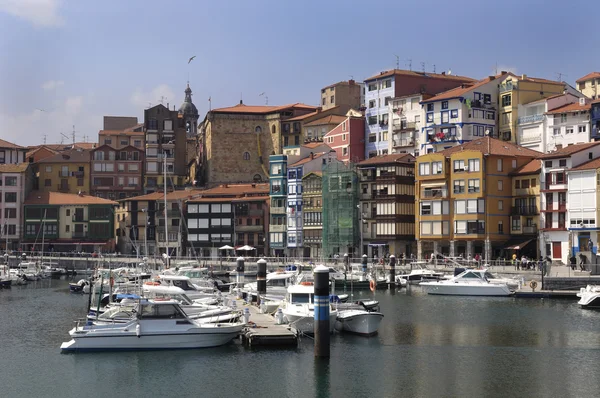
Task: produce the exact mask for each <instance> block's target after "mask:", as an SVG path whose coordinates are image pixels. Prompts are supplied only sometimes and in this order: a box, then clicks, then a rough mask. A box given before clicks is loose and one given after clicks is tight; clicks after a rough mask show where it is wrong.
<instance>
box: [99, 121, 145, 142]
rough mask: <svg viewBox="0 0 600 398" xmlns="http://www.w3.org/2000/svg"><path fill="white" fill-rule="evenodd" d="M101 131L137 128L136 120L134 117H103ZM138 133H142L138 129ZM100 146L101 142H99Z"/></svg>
mask: <svg viewBox="0 0 600 398" xmlns="http://www.w3.org/2000/svg"><path fill="white" fill-rule="evenodd" d="M102 125H103V127H102V129H103V130H114V131H123V130H127V129H131V128H135V127H136V126H139V123H138V118H137V117H135V116H104V118H103V124H102ZM142 127H143V126H142ZM140 131H142V130H141V129H140ZM99 144H100V145H102V143H101V142H99Z"/></svg>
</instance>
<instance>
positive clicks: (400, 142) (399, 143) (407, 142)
mask: <svg viewBox="0 0 600 398" xmlns="http://www.w3.org/2000/svg"><path fill="white" fill-rule="evenodd" d="M414 145H415V140H414V139H412V138H404V139H396V140H392V146H393V147H394V148H400V147H405V146H411V147H412V146H414Z"/></svg>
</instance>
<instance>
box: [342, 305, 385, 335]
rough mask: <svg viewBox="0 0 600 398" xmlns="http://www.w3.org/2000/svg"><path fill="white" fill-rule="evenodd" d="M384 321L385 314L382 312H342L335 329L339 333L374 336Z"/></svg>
mask: <svg viewBox="0 0 600 398" xmlns="http://www.w3.org/2000/svg"><path fill="white" fill-rule="evenodd" d="M382 320H383V314H382V313H380V312H367V311H354V310H350V311H340V312H339V314H338V316H337V320H336V324H335V329H336V330H337V331H339V332H348V333H354V334H360V335H363V336H372V335H374V334H376V333H377V331H378V330H379V325H380V324H381V321H382Z"/></svg>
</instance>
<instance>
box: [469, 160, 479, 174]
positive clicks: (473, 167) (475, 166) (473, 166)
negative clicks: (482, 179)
mask: <svg viewBox="0 0 600 398" xmlns="http://www.w3.org/2000/svg"><path fill="white" fill-rule="evenodd" d="M469 171H470V172H473V171H474V172H478V171H479V159H469Z"/></svg>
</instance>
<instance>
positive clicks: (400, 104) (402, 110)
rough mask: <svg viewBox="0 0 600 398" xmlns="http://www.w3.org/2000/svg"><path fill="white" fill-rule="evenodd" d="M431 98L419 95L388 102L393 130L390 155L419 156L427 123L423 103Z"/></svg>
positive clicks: (389, 117)
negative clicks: (422, 131) (423, 129)
mask: <svg viewBox="0 0 600 398" xmlns="http://www.w3.org/2000/svg"><path fill="white" fill-rule="evenodd" d="M431 97H432V95H429V94H420V93H417V94H409V95H405V96H402V97H397V98H392V100H391V101H388V111H389V116H388V120H389V121H390V125H391V130H392V139H391V140H390V141H389V145H388V153H390V154H391V153H410V154H412V155H415V156H418V155H419V153H420V139H421V134H420V132H421V128H422V127H423V126H424V122H425V112H424V111H423V107H422V106H421V102H422V101H425V100H427V99H429V98H431ZM370 138H371V137H370ZM373 138H375V137H373Z"/></svg>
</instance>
